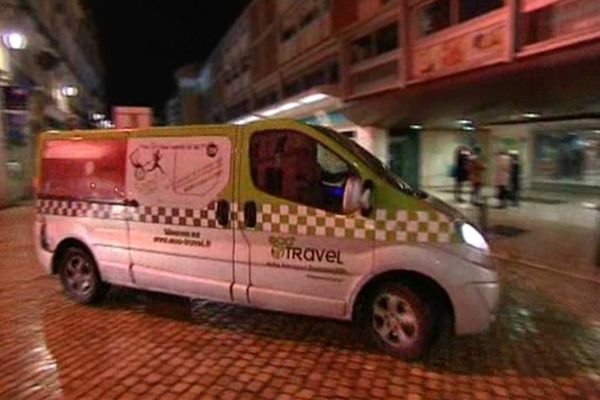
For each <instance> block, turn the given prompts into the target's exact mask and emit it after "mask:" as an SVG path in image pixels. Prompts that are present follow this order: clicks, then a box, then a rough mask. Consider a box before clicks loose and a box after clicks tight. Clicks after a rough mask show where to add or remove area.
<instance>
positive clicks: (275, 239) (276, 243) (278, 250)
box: [269, 236, 344, 265]
mask: <svg viewBox="0 0 600 400" xmlns="http://www.w3.org/2000/svg"><path fill="white" fill-rule="evenodd" d="M295 241H296V238H294V237H288V238H286V237H283V236H271V237H269V243H270V244H271V246H272V247H271V256H272V257H273V258H275V259H277V260H281V259H283V258H285V259H287V260H297V261H302V262H307V261H308V262H315V261H317V262H326V263H329V264H342V265H343V264H344V262H343V261H342V253H341V252H340V251H339V250H334V249H317V248H313V247H299V246H294V242H295Z"/></svg>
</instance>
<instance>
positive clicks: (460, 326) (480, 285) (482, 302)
mask: <svg viewBox="0 0 600 400" xmlns="http://www.w3.org/2000/svg"><path fill="white" fill-rule="evenodd" d="M499 299H500V284H499V283H498V282H472V283H468V284H466V285H465V286H463V288H462V289H461V290H460V294H459V295H455V296H454V302H455V307H454V309H455V321H454V322H455V324H454V328H455V333H456V334H457V335H468V334H476V333H481V332H484V331H486V330H488V329H489V327H490V325H491V324H492V322H494V321H495V320H496V315H497V310H498V302H499Z"/></svg>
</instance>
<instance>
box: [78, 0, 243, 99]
mask: <svg viewBox="0 0 600 400" xmlns="http://www.w3.org/2000/svg"><path fill="white" fill-rule="evenodd" d="M87 1H88V3H89V5H90V7H91V10H92V13H93V15H94V19H95V23H96V26H97V30H98V36H99V37H98V40H99V43H100V51H101V56H102V59H103V61H104V65H105V69H106V74H105V85H106V101H107V103H108V105H140V106H151V107H158V108H159V110H157V111H162V108H163V105H164V102H165V101H166V100H167V98H168V97H169V96H171V95H172V94H173V93H174V91H175V83H174V80H173V72H174V70H175V69H177V68H178V67H180V66H182V65H184V64H186V63H188V62H192V61H200V62H201V61H203V60H205V59H206V58H207V57H208V55H209V54H210V52H211V51H212V50H213V49H214V47H215V46H216V44H217V43H218V42H219V40H220V39H221V37H222V36H223V35H224V34H225V32H227V30H228V28H229V27H230V26H231V25H232V24H233V22H234V21H235V19H236V18H237V16H238V15H239V14H240V13H241V11H242V10H243V9H244V7H245V6H246V5H248V4H249V3H250V0H220V1H217V0H87Z"/></svg>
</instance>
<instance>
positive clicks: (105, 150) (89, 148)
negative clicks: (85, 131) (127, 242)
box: [38, 139, 127, 202]
mask: <svg viewBox="0 0 600 400" xmlns="http://www.w3.org/2000/svg"><path fill="white" fill-rule="evenodd" d="M126 153H127V140H126V139H112V140H50V141H46V142H45V143H44V146H43V149H42V159H41V164H42V165H41V176H40V188H39V193H38V196H39V197H40V198H61V199H72V200H84V201H85V200H87V201H101V202H121V201H123V200H124V196H123V193H124V192H125V158H126Z"/></svg>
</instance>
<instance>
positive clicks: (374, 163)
mask: <svg viewBox="0 0 600 400" xmlns="http://www.w3.org/2000/svg"><path fill="white" fill-rule="evenodd" d="M311 127H313V128H315V129H317V130H318V131H319V132H321V133H323V134H325V135H326V136H327V137H328V138H330V139H332V140H335V142H336V143H338V144H339V145H341V146H342V147H344V148H345V149H346V150H348V151H349V152H351V153H352V155H354V156H355V157H356V158H358V159H359V160H360V161H362V162H363V163H365V164H366V165H367V167H369V168H371V169H372V170H373V171H375V172H376V173H377V174H378V175H380V176H382V177H384V178H385V180H386V181H387V182H388V183H390V184H391V185H392V186H394V187H396V188H398V189H400V190H402V191H403V192H407V193H411V194H412V193H414V190H413V189H412V188H411V187H410V186H409V185H408V183H406V182H404V181H403V180H402V179H401V178H400V177H399V176H397V175H396V174H394V173H393V172H392V171H391V170H390V169H389V167H388V166H387V165H385V164H384V163H382V162H381V161H380V160H379V159H378V158H377V157H375V156H374V155H372V154H371V153H369V152H368V151H367V150H365V149H364V148H363V147H362V146H360V145H359V144H357V143H356V142H354V141H353V140H351V139H349V138H347V137H346V136H344V135H342V134H340V133H338V132H336V131H334V130H333V129H329V128H326V127H324V126H318V125H311Z"/></svg>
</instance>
